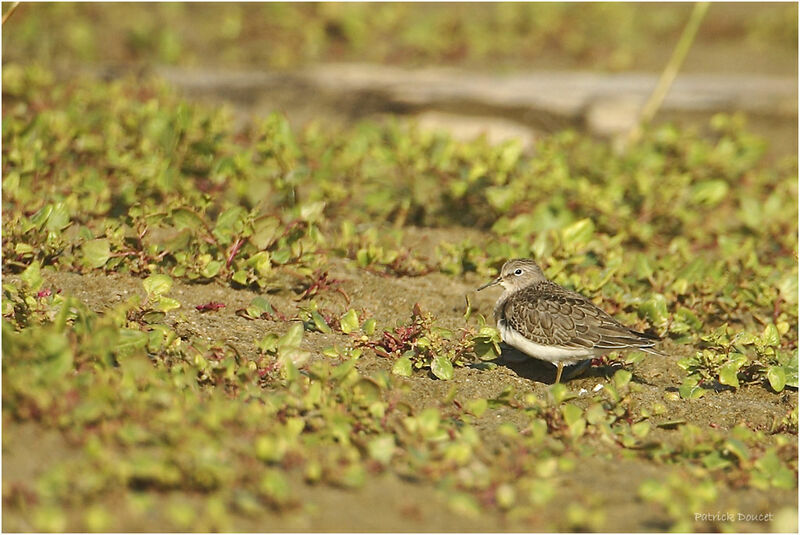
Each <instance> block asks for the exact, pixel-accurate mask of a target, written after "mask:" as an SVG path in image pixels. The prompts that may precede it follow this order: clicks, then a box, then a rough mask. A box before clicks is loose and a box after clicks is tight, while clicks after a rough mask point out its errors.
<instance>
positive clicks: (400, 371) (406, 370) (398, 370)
mask: <svg viewBox="0 0 800 535" xmlns="http://www.w3.org/2000/svg"><path fill="white" fill-rule="evenodd" d="M392 373H393V374H395V375H399V376H400V377H411V359H410V358H408V357H406V356H403V357H400V358H399V359H397V360H396V361H394V364H393V365H392Z"/></svg>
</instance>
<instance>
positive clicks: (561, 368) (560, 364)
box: [556, 362, 564, 383]
mask: <svg viewBox="0 0 800 535" xmlns="http://www.w3.org/2000/svg"><path fill="white" fill-rule="evenodd" d="M556 366H558V371H557V372H556V383H560V382H561V372H562V371H563V370H564V363H563V362H559V363H558V364H557V365H556Z"/></svg>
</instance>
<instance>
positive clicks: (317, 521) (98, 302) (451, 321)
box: [3, 229, 797, 532]
mask: <svg viewBox="0 0 800 535" xmlns="http://www.w3.org/2000/svg"><path fill="white" fill-rule="evenodd" d="M465 234H469V235H470V236H471V237H472V238H475V236H474V234H475V232H474V231H471V230H466V229H439V230H436V231H433V232H432V233H431V234H430V235H426V234H425V233H424V232H422V231H419V232H412V233H409V235H410V236H412V239H413V240H417V241H416V245H417V247H418V248H419V250H420V251H423V252H424V251H425V250H431V249H432V248H433V247H435V244H436V242H437V241H439V240H448V241H452V242H458V241H459V240H460V239H463V237H464V236H465ZM328 269H329V272H330V276H331V277H332V278H335V279H340V280H341V281H342V283H341V288H342V289H343V290H344V291H345V292H346V294H347V295H348V296H349V298H350V299H351V303H350V305H349V306H351V307H355V308H363V309H364V310H365V311H366V312H367V313H368V314H369V316H372V317H375V318H376V320H377V322H378V329H379V331H378V332H380V329H389V330H390V329H391V328H392V327H393V326H395V325H397V324H400V323H404V322H406V321H407V320H408V318H409V316H410V313H411V308H412V306H413V305H414V304H415V303H419V304H420V305H421V306H422V308H423V310H426V311H429V312H431V313H432V314H433V315H434V316H435V317H436V318H437V319H438V321H439V323H440V324H441V325H443V326H446V327H450V328H458V327H462V326H464V319H463V314H464V311H465V295H467V294H469V296H470V299H471V302H472V306H473V309H474V313H473V316H472V318H471V319H470V321H471V322H472V323H475V322H476V317H477V315H478V314H482V315H484V316H486V317H490V316H491V310H492V306H493V303H494V299H496V297H497V295H498V293H499V290H498V289H491V290H488V291H485V292H480V293H476V292H474V289H475V288H476V287H477V286H479V285H480V284H482V283H483V282H485V281H484V280H482V279H481V278H479V277H478V276H477V275H476V274H474V273H469V274H466V275H465V276H463V277H449V276H446V275H444V274H441V273H433V274H429V275H426V276H420V277H400V278H395V277H383V276H380V275H378V274H375V273H371V272H368V271H363V270H359V269H357V268H354V267H352V264H350V263H348V262H346V261H343V260H341V259H335V260H334V261H333V262H332V263H331V265H330V266H328ZM45 279H46V285H47V286H52V287H54V288H57V289H60V290H61V291H62V292H63V293H64V294H65V295H73V296H75V297H77V298H79V299H80V300H82V301H83V302H84V303H86V304H87V305H88V306H89V307H90V308H91V309H92V310H94V311H96V312H99V313H102V312H103V311H104V310H106V309H109V308H110V307H113V306H115V305H116V304H118V303H120V302H121V301H124V300H126V299H128V298H129V297H131V296H132V295H134V294H139V295H142V296H144V290H143V289H142V281H141V279H138V278H136V277H132V276H129V275H125V274H116V273H109V274H100V273H90V274H87V275H79V274H74V273H64V272H46V275H45ZM170 295H171V296H172V297H174V298H176V299H177V300H178V301H180V303H181V308H180V309H178V310H176V311H173V312H170V315H171V316H170V318H169V319H170V322H171V323H172V326H173V328H174V329H175V330H176V332H178V333H179V334H181V335H190V334H193V335H199V336H202V337H204V338H207V339H209V340H216V341H224V342H227V343H229V344H231V345H232V346H233V347H235V348H236V349H237V350H238V351H239V352H240V354H241V355H243V356H254V355H255V352H256V346H255V342H256V341H257V340H259V339H260V338H262V337H263V336H264V335H265V334H267V333H270V332H276V333H281V332H283V331H284V330H285V324H283V323H278V322H272V321H268V320H263V319H259V320H247V319H245V318H243V317H241V316H239V315H237V314H236V313H235V311H236V310H237V309H241V308H244V307H246V306H247V305H248V304H249V303H250V301H251V300H252V299H253V298H254V297H256V296H257V295H258V294H257V293H256V292H253V291H249V290H235V289H232V288H230V287H224V286H221V285H218V284H215V283H211V284H206V285H202V284H185V283H179V282H176V284H175V285H174V287H173V288H172V290H171V292H170ZM266 295H267V297H268V299H269V300H270V302H271V303H272V304H273V306H275V307H276V308H277V309H279V310H280V311H282V312H284V313H292V312H294V311H295V309H296V307H297V306H299V305H302V304H303V303H302V302H300V301H298V300H297V295H298V294H297V292H295V291H292V290H290V289H288V288H281V287H279V286H277V287H275V288H267V291H266ZM315 299H316V300H317V302H318V303H319V304H320V306H321V307H326V308H330V309H334V310H337V309H346V308H347V307H346V305H347V303H346V302H345V298H344V297H343V296H342V295H341V294H340V293H338V292H323V293H321V294H319V295H317V296H316V297H315ZM209 301H217V302H221V303H224V304H225V308H222V309H220V310H217V311H213V312H206V313H201V312H198V311H197V310H196V309H195V306H197V305H200V304H203V303H207V302H209ZM345 338H346V337H345V336H344V335H341V334H322V333H318V332H308V333H306V336H305V337H304V340H303V345H304V347H305V348H306V349H308V350H310V351H312V352H314V354H315V357H313V358H325V357H322V356H321V355H320V352H321V350H322V349H323V348H325V347H328V346H331V345H333V344H334V343H339V344H343V343H345V340H344V339H345ZM662 350H663V351H664V352H665V353H666V354H667V356H665V357H663V358H662V357H657V356H652V355H648V356H647V357H646V358H645V359H644V360H643V361H641V362H640V363H638V364H635V365H633V367H632V368H630V369H631V370H632V372H633V382H634V383H637V384H638V385H639V386H640V388H639V389H638V392H636V393H634V394H632V395H633V406H634V408H636V407H639V406H651V405H653V404H654V403H657V402H660V403H662V404H664V405H665V406H666V408H667V413H666V414H664V415H661V416H658V417H654V419H653V422H654V423H656V424H658V423H659V422H666V421H671V420H685V421H686V422H688V423H692V424H695V425H697V426H700V427H701V428H707V427H709V426H711V427H713V428H716V429H718V430H722V431H724V430H728V429H731V428H732V427H734V426H735V425H737V424H740V423H745V424H746V425H748V426H749V427H750V428H752V429H758V430H762V431H765V432H768V431H769V429H770V426H771V425H772V423H773V420H774V419H776V418H777V419H780V418H782V417H783V416H784V415H786V413H787V412H788V411H789V410H791V409H792V408H793V407H796V405H797V393H796V392H794V391H791V390H786V391H784V392H783V393H781V394H775V393H771V392H769V391H768V390H767V389H765V388H764V387H762V386H751V387H743V388H741V389H739V390H737V391H735V392H734V391H722V392H717V393H713V394H711V395H706V396H704V397H703V398H701V399H696V400H684V399H681V398H680V397H679V396H678V395H677V387H678V386H679V384H680V382H681V380H682V378H683V377H684V372H683V371H682V370H681V369H680V368H679V367H678V366H677V364H676V363H677V361H678V360H679V359H680V358H681V357H683V356H686V355H687V354H689V353H691V352H693V351H694V350H695V349H694V348H693V347H688V346H685V345H683V346H682V345H676V344H674V343H672V342H670V341H665V342H664V343H663V345H662ZM505 357H517V358H512V359H510V360H506V359H505ZM518 357H519V355H518V354H517V355H513V354H509V352H508V350H505V353H504V355H503V358H501V360H498V361H497V363H498V364H499V365H498V366H496V367H492V366H488V367H487V366H485V365H483V366H480V365H478V366H472V367H465V368H457V369H456V371H455V378H454V379H453V380H452V381H441V380H437V379H435V378H434V377H433V376H432V375H426V374H425V373H423V372H415V374H414V375H413V376H412V377H410V378H407V379H403V380H402V385H403V386H402V388H401V391H402V392H403V395H404V397H405V398H406V401H408V403H410V404H411V405H412V406H414V407H416V408H421V407H428V406H437V407H440V408H441V409H442V410H443V412H445V413H446V410H447V407H448V406H452V405H451V404H445V403H444V402H443V400H444V398H445V397H446V396H447V395H448V392H450V390H451V389H452V388H455V389H456V395H455V400H456V401H466V400H469V399H475V398H487V399H491V398H495V397H497V396H498V395H499V394H500V393H501V392H502V391H503V390H504V389H505V388H506V387H508V386H509V385H511V386H513V388H514V390H515V392H517V393H526V392H532V393H534V394H535V395H536V396H537V397H539V398H545V397H546V396H547V389H548V387H549V385H550V384H551V383H552V382H553V380H554V376H555V369H554V367H553V366H551V365H549V364H544V363H541V362H538V361H534V360H530V359H527V360H523V361H522V362H516V361H517V360H519V359H518ZM391 366H392V361H391V360H389V359H386V358H382V357H379V356H377V355H376V354H375V353H374V352H372V351H366V352H365V354H364V355H363V356H362V357H361V358H360V359H358V361H357V368H358V370H359V371H360V372H361V373H362V374H364V375H370V374H373V373H375V372H376V371H378V370H384V371H386V372H389V371H390V369H391ZM613 373H614V369H611V368H608V367H594V368H590V369H588V370H587V371H586V372H585V373H583V374H582V375H579V376H578V377H575V378H572V379H569V380H568V381H567V385H568V388H569V390H570V391H572V392H575V393H578V394H579V395H578V397H577V399H576V400H574V401H573V403H575V404H577V405H578V406H580V407H582V408H585V407H586V406H588V405H589V404H590V401H591V399H592V397H593V394H592V390H593V389H594V388H595V387H596V385H598V384H602V383H604V382H607V381H608V378H609V377H610V376H611V375H612V374H613ZM522 417H523V415H522V414H521V412H520V411H518V410H515V409H512V408H509V407H501V408H499V409H490V410H488V411H486V413H485V414H483V416H482V417H481V418H479V419H478V421H477V422H476V423H475V426H476V428H477V429H478V430H479V431H480V432H481V433H482V439H483V440H485V441H486V442H487V443H490V444H491V442H492V434H493V433H494V431H495V429H496V427H497V426H498V425H499V424H500V423H502V422H506V421H511V422H514V421H517V420H520V421H521V419H522ZM9 423H10V422H4V425H3V427H4V429H5V430H6V431H7V433H6V434H4V440H3V474H4V475H3V481H4V485H7V486H8V485H13V484H14V482H15V481H32V480H34V479H35V478H36V477H37V475H39V474H41V473H42V471H43V470H44V468H45V467H44V466H42V465H41V464H38V463H36V462H33V460H34V459H41V458H50V459H54V458H57V459H67V458H69V456H70V455H71V454H72V448H73V447H74V446H70V445H69V444H68V443H67V442H65V440H64V438H63V437H62V436H61V435H60V434H59V433H58V432H56V431H52V430H44V429H40V428H38V427H37V425H36V424H32V423H30V424H28V423H26V424H25V425H24V426H22V427H20V428H16V429H14V430H13V432H12V433H8V431H9V427H8V425H9ZM15 425H18V424H15ZM6 437H9V440H6ZM10 437H13V439H12V438H10ZM649 438H651V439H652V440H655V441H668V442H669V441H673V440H678V438H677V431H675V430H674V429H661V428H655V427H654V428H653V431H652V433H651V435H650V437H649ZM664 470H665V466H664V465H658V464H655V463H651V462H647V461H645V460H642V459H640V458H639V459H637V458H635V457H633V456H630V455H627V454H626V452H625V450H624V449H622V448H607V449H606V450H602V449H600V450H598V451H597V454H596V455H593V456H591V457H588V458H584V459H583V460H582V462H580V463H578V464H577V465H576V466H575V468H574V469H573V470H572V471H569V472H566V473H564V474H563V476H561V479H560V485H561V489H560V492H559V493H558V494H557V497H556V498H555V499H554V500H553V501H552V502H550V504H549V506H548V507H547V508H546V509H544V513H542V514H541V515H538V514H537V515H536V516H531V517H527V518H508V516H507V515H504V514H502V513H500V512H485V513H483V514H482V515H481V516H479V517H471V516H465V515H464V514H460V513H458V512H454V511H452V510H451V509H450V508H448V507H447V503H446V498H447V497H446V496H445V495H444V494H443V493H442V492H441V491H438V490H437V489H436V488H435V487H433V486H432V485H430V484H428V483H420V482H415V481H411V480H405V479H402V478H400V477H398V476H396V475H392V474H386V475H382V476H378V477H370V478H368V481H367V483H366V485H365V486H364V487H363V488H360V489H358V490H346V489H341V488H333V487H328V486H310V485H307V484H305V483H303V481H302V480H300V479H299V478H298V480H297V481H293V482H292V483H293V484H296V485H297V488H302V489H303V490H302V491H301V492H300V494H301V495H302V499H303V506H302V507H300V508H299V509H296V510H292V511H290V512H288V513H282V514H280V513H275V512H272V511H269V510H265V511H264V515H263V516H262V517H259V518H258V519H257V520H254V519H252V518H246V517H241V518H237V519H236V520H235V523H234V525H233V526H231V529H233V530H236V531H342V532H353V531H355V532H360V531H453V532H456V531H458V532H473V531H489V532H493V531H554V530H558V529H559V527H560V526H563V524H562V518H563V515H564V510H565V509H566V507H568V506H569V504H570V500H569V497H570V495H578V494H591V495H597V496H602V497H603V498H602V500H603V504H604V505H605V507H604V510H605V522H604V524H603V529H605V530H609V531H612V532H613V531H619V532H627V531H664V530H667V529H669V527H670V525H671V521H670V518H669V517H668V516H667V515H666V513H665V511H664V510H662V509H661V508H660V507H656V506H653V505H651V504H648V503H645V502H643V501H641V500H640V499H639V498H638V497H637V489H638V488H639V486H640V484H641V482H642V481H644V480H645V479H648V478H659V477H661V476H663V475H664ZM718 487H719V488H720V494H721V495H720V497H719V498H720V501H721V502H724V503H726V504H728V505H729V506H731V507H734V508H736V509H737V510H739V511H752V512H761V511H771V512H778V511H780V510H782V509H785V508H790V509H791V508H793V507H796V506H797V493H796V491H795V490H792V491H788V490H778V489H770V490H768V491H757V490H754V489H752V488H750V489H747V488H745V489H731V488H730V487H727V486H718ZM162 494H163V495H162V496H156V497H155V499H154V500H153V499H151V501H150V502H146V503H149V504H150V505H149V506H145V507H144V510H145V511H146V514H142V515H139V516H136V517H131V518H126V519H121V520H122V523H121V525H124V526H125V528H126V530H130V531H151V530H155V531H158V530H162V529H163V526H164V523H163V520H164V519H163V516H162V515H163V511H162V509H163V508H160V507H159V503H163V502H164V501H169V500H170V499H171V498H170V494H171V493H169V492H164V493H162ZM151 498H152V497H151ZM196 498H197V500H200V499H201V497H199V496H198V497H196ZM121 499H122V496H115V495H113V494H112V495H108V496H106V497H105V502H106V503H105V504H104V505H105V506H107V509H108V510H111V511H113V510H114V509H115V507H114V504H115V503H116V502H117V501H118V500H121ZM182 499H187V497H186V496H183V497H182ZM192 499H193V498H192V497H191V496H189V497H188V500H190V501H191V500H192ZM6 511H9V510H8V509H6ZM126 514H130V513H129V512H128V513H126ZM729 527H732V528H733V529H735V530H736V531H765V530H766V531H771V530H772V529H775V528H776V527H777V526H775V525H765V524H762V523H736V524H734V525H731V526H729ZM30 529H32V528H31V526H29V525H26V524H25V522H24V520H22V518H21V517H18V516H17V515H16V514H15V513H14V512H13V511H10V512H9V513H7V514H6V515H4V516H3V530H4V531H26V530H30ZM701 529H702V527H701ZM709 529H713V528H712V526H711V525H709Z"/></svg>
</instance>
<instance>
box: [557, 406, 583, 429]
mask: <svg viewBox="0 0 800 535" xmlns="http://www.w3.org/2000/svg"><path fill="white" fill-rule="evenodd" d="M561 413H562V414H563V415H564V422H566V424H567V425H572V424H574V423H575V422H577V421H578V419H580V418H581V417H582V416H583V411H582V410H581V409H580V407H578V406H576V405H573V404H572V403H567V404H566V405H564V406H563V407H561Z"/></svg>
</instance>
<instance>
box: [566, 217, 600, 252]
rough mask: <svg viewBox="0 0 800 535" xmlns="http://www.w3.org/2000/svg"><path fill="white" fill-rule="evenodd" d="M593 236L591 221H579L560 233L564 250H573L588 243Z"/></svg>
mask: <svg viewBox="0 0 800 535" xmlns="http://www.w3.org/2000/svg"><path fill="white" fill-rule="evenodd" d="M593 235H594V223H593V222H592V220H591V219H581V220H580V221H576V222H575V223H572V224H571V225H569V226H568V227H566V228H564V229H563V230H562V231H561V239H562V240H563V241H564V247H565V248H570V247H571V248H575V247H577V246H580V245H583V244H586V243H588V242H589V241H590V240H591V239H592V236H593Z"/></svg>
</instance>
